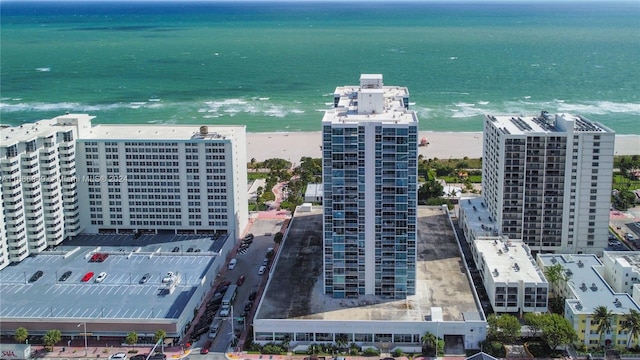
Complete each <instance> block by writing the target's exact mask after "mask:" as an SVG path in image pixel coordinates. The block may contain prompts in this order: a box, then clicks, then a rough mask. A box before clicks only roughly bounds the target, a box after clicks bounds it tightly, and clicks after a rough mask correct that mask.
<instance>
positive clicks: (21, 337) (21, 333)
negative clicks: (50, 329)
mask: <svg viewBox="0 0 640 360" xmlns="http://www.w3.org/2000/svg"><path fill="white" fill-rule="evenodd" d="M13 338H14V339H16V341H17V342H19V343H21V344H22V343H24V342H25V341H26V340H27V339H28V338H29V331H28V330H27V329H26V328H23V327H19V328H17V329H16V332H15V334H13Z"/></svg>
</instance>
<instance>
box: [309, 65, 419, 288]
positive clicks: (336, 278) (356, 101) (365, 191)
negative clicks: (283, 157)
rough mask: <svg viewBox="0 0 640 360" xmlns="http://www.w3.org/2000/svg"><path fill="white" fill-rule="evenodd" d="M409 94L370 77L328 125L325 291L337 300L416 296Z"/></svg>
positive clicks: (337, 104)
mask: <svg viewBox="0 0 640 360" xmlns="http://www.w3.org/2000/svg"><path fill="white" fill-rule="evenodd" d="M408 107H409V91H408V89H407V88H406V87H398V86H384V85H383V82H382V75H379V74H363V75H361V77H360V85H359V86H343V87H338V88H336V90H335V93H334V108H333V109H331V110H328V111H327V112H326V113H325V115H324V118H323V119H322V133H323V135H322V136H323V139H322V151H323V154H322V158H323V184H324V201H323V207H324V215H323V216H324V221H323V225H324V228H323V230H324V237H323V238H324V289H325V293H327V294H332V295H333V297H335V298H345V297H346V298H350V297H358V296H359V295H369V294H375V295H381V296H388V297H392V298H400V299H401V298H405V297H406V296H407V295H412V294H415V291H416V282H415V279H416V268H415V266H416V207H417V156H418V155H417V153H418V151H417V150H418V118H417V116H416V114H415V113H414V112H413V111H409V110H408Z"/></svg>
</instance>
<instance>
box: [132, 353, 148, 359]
mask: <svg viewBox="0 0 640 360" xmlns="http://www.w3.org/2000/svg"><path fill="white" fill-rule="evenodd" d="M129 360H147V355H144V354H138V355H134V356H132V357H130V358H129Z"/></svg>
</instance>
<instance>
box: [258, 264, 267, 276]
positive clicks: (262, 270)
mask: <svg viewBox="0 0 640 360" xmlns="http://www.w3.org/2000/svg"><path fill="white" fill-rule="evenodd" d="M266 271H267V267H266V266H264V265H262V266H260V268H259V269H258V275H263V274H264V273H265V272H266Z"/></svg>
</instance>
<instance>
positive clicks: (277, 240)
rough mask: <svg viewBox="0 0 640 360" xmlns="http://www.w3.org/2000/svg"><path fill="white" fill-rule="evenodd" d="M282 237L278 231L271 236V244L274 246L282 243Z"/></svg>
mask: <svg viewBox="0 0 640 360" xmlns="http://www.w3.org/2000/svg"><path fill="white" fill-rule="evenodd" d="M283 236H284V235H283V234H282V232H281V231H278V232H277V233H276V234H275V235H273V242H274V243H276V244H280V243H281V242H282V237H283Z"/></svg>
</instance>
